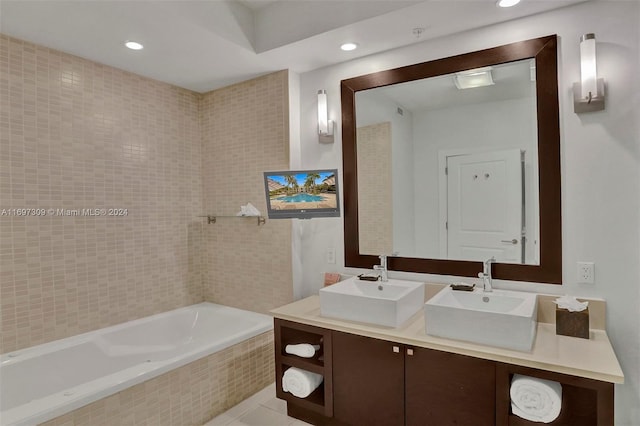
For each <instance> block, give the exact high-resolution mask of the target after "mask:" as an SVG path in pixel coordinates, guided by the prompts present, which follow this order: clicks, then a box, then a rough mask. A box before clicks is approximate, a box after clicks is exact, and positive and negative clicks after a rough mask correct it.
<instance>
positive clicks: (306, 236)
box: [294, 1, 640, 425]
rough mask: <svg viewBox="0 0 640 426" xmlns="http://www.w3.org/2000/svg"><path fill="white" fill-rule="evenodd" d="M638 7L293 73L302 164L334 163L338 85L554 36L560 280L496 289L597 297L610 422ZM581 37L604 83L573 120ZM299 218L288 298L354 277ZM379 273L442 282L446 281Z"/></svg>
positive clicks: (587, 6)
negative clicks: (591, 42)
mask: <svg viewBox="0 0 640 426" xmlns="http://www.w3.org/2000/svg"><path fill="white" fill-rule="evenodd" d="M639 9H640V5H639V3H638V2H635V1H592V2H586V3H582V4H579V5H576V6H571V7H567V8H563V9H559V10H557V11H553V12H549V13H544V14H539V15H535V16H532V17H528V18H524V19H519V20H514V21H511V22H506V23H502V24H499V25H493V26H489V27H485V28H481V29H478V30H474V31H468V32H465V33H460V34H456V35H453V36H449V37H445V38H440V39H436V40H432V41H426V42H424V43H419V44H414V45H411V46H408V47H406V48H401V49H395V50H391V51H388V52H384V53H382V54H378V55H373V56H369V57H366V58H362V59H358V60H354V61H351V62H347V63H343V64H339V65H335V66H332V67H328V68H323V69H320V70H315V71H312V72H308V73H305V74H302V75H301V76H300V93H301V99H300V120H301V123H300V131H301V136H300V141H301V144H302V146H301V149H302V159H301V162H302V166H303V167H309V168H322V167H338V168H339V169H341V168H342V158H341V137H340V135H341V127H340V123H339V117H340V91H339V90H340V80H342V79H345V78H350V77H354V76H358V75H361V74H367V73H370V72H374V71H379V70H384V69H388V68H393V67H399V66H403V65H408V64H411V63H416V62H422V61H427V60H432V59H437V58H442V57H447V56H451V55H456V54H461V53H466V52H470V51H475V50H480V49H484V48H488V47H493V46H497V45H501V44H506V43H510V42H513V41H517V40H524V39H529V38H534V37H540V36H545V35H549V34H558V35H559V84H560V86H559V88H560V112H561V117H560V125H561V138H562V146H561V156H562V159H561V162H562V218H563V219H562V226H563V247H562V248H563V271H564V273H563V282H564V284H563V285H562V286H554V285H543V284H535V283H534V284H527V283H515V282H497V283H496V287H502V288H518V289H524V290H529V291H538V292H546V293H558V294H560V293H567V294H572V295H580V296H597V297H602V298H604V299H605V300H606V301H607V304H608V309H607V320H608V327H607V329H608V330H607V331H608V333H609V337H610V339H611V341H612V344H613V347H614V349H615V351H616V354H617V356H618V359H619V360H620V363H621V365H622V368H623V371H624V373H625V377H626V382H625V384H624V385H617V386H616V423H617V424H620V425H639V424H640V408H639V407H640V368H639V365H640V321H638V317H639V315H638V312H640V266H639V264H640V233H639V232H638V228H639V227H640V213H639V201H640V173H639V171H640V155H639V145H640V128H639V126H638V123H637V120H638V118H637V117H638V116H639V114H640V94H639V93H640V87H639V84H638V77H639V76H640V73H639V70H640V59H639V58H638V56H639V51H638V50H639V46H640V36H639V33H638V27H639V25H638V22H640V19H639V18H640V10H639ZM588 32H593V33H595V34H596V37H597V40H598V45H597V49H598V72H599V74H600V76H602V77H604V78H605V79H606V82H607V86H608V93H607V109H606V110H605V111H603V112H597V113H591V114H583V115H576V114H574V113H573V105H572V95H571V91H570V90H571V85H572V83H573V82H574V81H578V80H579V77H580V67H579V47H578V40H579V37H580V36H581V35H582V34H584V33H588ZM318 89H326V90H327V94H328V99H329V103H330V104H329V109H330V114H331V116H332V117H333V118H334V119H336V120H337V121H338V123H337V127H336V138H335V143H334V144H331V145H321V144H319V143H318V142H317V136H316V124H315V114H316V107H315V103H316V97H315V95H316V92H317V90H318ZM340 173H341V172H340ZM341 176H342V175H341ZM299 225H300V231H301V232H300V238H301V250H302V252H301V254H300V262H301V265H300V267H301V270H302V279H301V281H296V282H295V284H294V285H295V286H296V292H295V294H298V295H302V296H307V295H310V294H315V293H317V290H318V289H319V288H320V286H321V285H322V279H321V274H322V272H325V271H332V270H333V271H339V272H345V273H357V272H359V271H358V270H353V269H348V268H347V269H345V268H344V266H343V258H344V254H343V248H342V244H343V231H342V229H343V228H342V221H341V220H340V219H331V218H328V219H314V220H311V221H307V222H302V223H300V224H299ZM294 226H295V225H294ZM634 227H636V228H634ZM327 247H335V248H336V255H337V259H338V263H337V264H336V265H328V264H326V263H325V255H324V253H325V250H326V248H327ZM577 261H592V262H595V265H596V269H595V270H596V284H595V285H582V284H577V283H576V279H575V271H576V262H577ZM390 275H391V276H392V277H393V276H396V277H404V278H414V279H421V280H429V281H441V282H447V281H451V280H453V279H454V278H453V277H445V276H436V275H419V274H407V273H391V274H390Z"/></svg>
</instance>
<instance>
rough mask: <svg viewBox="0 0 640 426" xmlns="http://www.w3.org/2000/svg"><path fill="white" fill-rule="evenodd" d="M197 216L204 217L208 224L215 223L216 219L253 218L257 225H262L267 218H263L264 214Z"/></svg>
mask: <svg viewBox="0 0 640 426" xmlns="http://www.w3.org/2000/svg"><path fill="white" fill-rule="evenodd" d="M198 217H206V218H207V223H208V224H212V223H216V222H217V221H218V219H253V220H257V221H258V226H260V225H264V224H265V223H267V218H265V217H264V216H226V215H215V214H208V215H201V216H198Z"/></svg>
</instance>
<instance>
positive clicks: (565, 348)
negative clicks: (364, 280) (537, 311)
mask: <svg viewBox="0 0 640 426" xmlns="http://www.w3.org/2000/svg"><path fill="white" fill-rule="evenodd" d="M271 313H272V315H273V316H274V317H275V318H280V319H284V320H289V321H295V322H299V323H303V324H307V325H313V326H317V327H323V328H328V329H332V330H336V331H343V332H347V333H352V334H359V335H362V336H366V337H373V338H376V339H383V340H390V341H393V342H397V343H403V344H407V345H413V346H417V347H423V348H428V349H436V350H440V351H445V352H452V353H457V354H461V355H469V356H473V357H476V358H483V359H488V360H492V361H499V362H504V363H508V364H515V365H521V366H525V367H531V368H537V369H541V370H547V371H553V372H556V373H563V374H570V375H573V376H578V377H584V378H588V379H595V380H600V381H604V382H610V383H623V382H624V375H623V373H622V369H621V368H620V363H619V362H618V359H617V358H616V355H615V352H614V351H613V347H612V346H611V342H609V338H608V337H607V333H606V331H604V330H600V329H592V330H591V331H590V339H581V338H575V337H568V336H558V335H556V332H555V325H554V324H550V323H543V322H538V329H537V334H536V339H535V341H534V344H533V349H532V350H531V352H519V351H513V350H509V349H501V348H495V347H490V346H484V345H479V344H475V343H467V342H462V341H457V340H450V339H444V338H440V337H434V336H429V335H427V334H425V321H424V310H423V309H420V311H419V312H418V313H416V314H415V315H414V316H413V317H411V318H410V319H409V320H408V321H407V322H405V323H404V324H403V325H402V326H400V327H398V328H389V327H381V326H375V325H369V324H363V323H356V322H351V321H343V320H338V319H333V318H326V317H323V316H321V315H320V298H319V296H310V297H307V298H305V299H302V300H299V301H297V302H293V303H290V304H288V305H285V306H281V307H279V308H277V309H274V310H272V311H271Z"/></svg>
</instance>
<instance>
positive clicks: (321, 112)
mask: <svg viewBox="0 0 640 426" xmlns="http://www.w3.org/2000/svg"><path fill="white" fill-rule="evenodd" d="M333 126H334V123H333V120H329V108H328V104H327V91H326V90H318V138H319V140H320V142H322V143H331V142H333Z"/></svg>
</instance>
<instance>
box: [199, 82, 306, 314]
mask: <svg viewBox="0 0 640 426" xmlns="http://www.w3.org/2000/svg"><path fill="white" fill-rule="evenodd" d="M288 90H289V89H288V72H287V71H279V72H275V73H272V74H269V75H266V76H263V77H259V78H256V79H253V80H250V81H245V82H243V83H238V84H234V85H233V86H229V87H225V88H222V89H218V90H215V91H213V92H210V93H206V94H205V95H203V97H202V103H201V108H200V115H201V123H202V176H203V193H204V201H203V203H204V208H205V212H206V213H207V214H217V215H235V214H236V213H237V212H238V211H240V206H242V205H245V204H247V203H248V202H250V203H251V204H253V205H254V206H256V208H257V209H258V210H260V211H261V212H262V214H264V215H266V213H267V208H266V200H265V194H264V183H263V175H262V172H263V171H268V170H287V169H289V110H288V105H289V95H288ZM204 235H205V238H204V243H203V244H204V253H205V255H204V258H203V269H204V271H203V274H204V298H205V300H210V301H214V302H216V303H221V304H224V305H228V306H234V307H237V308H241V309H250V310H252V311H257V312H263V313H267V312H268V311H269V310H270V309H274V308H276V307H278V306H282V305H284V304H286V303H289V302H291V301H292V300H293V282H292V274H291V258H292V253H291V221H290V220H269V219H267V222H266V224H265V225H261V226H257V224H256V221H255V220H253V219H235V218H221V219H219V220H218V222H217V223H215V224H211V225H205V228H204Z"/></svg>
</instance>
